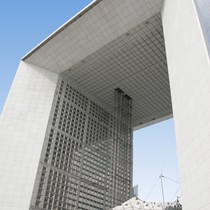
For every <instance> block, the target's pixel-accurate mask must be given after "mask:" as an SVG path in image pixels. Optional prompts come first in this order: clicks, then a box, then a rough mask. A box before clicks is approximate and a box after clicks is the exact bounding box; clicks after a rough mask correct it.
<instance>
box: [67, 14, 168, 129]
mask: <svg viewBox="0 0 210 210" xmlns="http://www.w3.org/2000/svg"><path fill="white" fill-rule="evenodd" d="M63 76H64V77H65V78H67V79H68V80H69V81H71V82H73V81H74V83H75V84H76V85H77V86H79V87H80V88H81V89H83V90H85V91H86V93H87V94H89V95H90V96H94V98H96V99H97V102H98V103H99V104H100V105H102V106H103V107H104V108H105V109H106V110H107V111H109V112H111V110H112V109H113V100H112V95H113V89H115V88H117V87H119V88H120V89H123V90H124V91H125V92H126V93H127V94H128V95H129V96H130V97H131V98H132V99H133V117H132V120H133V122H132V124H133V126H138V125H139V124H143V123H147V122H150V121H152V120H154V119H158V118H160V117H164V116H167V115H169V114H171V113H172V107H171V97H170V87H169V80H168V70H167V62H166V53H165V45H164V38H163V30H162V22H161V14H160V13H158V14H156V15H154V16H153V17H151V18H149V19H148V20H146V21H145V22H143V23H141V24H139V25H137V26H136V27H134V28H133V29H131V30H130V31H128V32H127V33H125V34H123V35H121V36H119V37H118V38H117V39H115V40H113V41H112V42H110V43H109V44H107V45H105V46H104V47H102V48H101V49H99V50H98V51H96V52H95V53H93V54H91V55H89V56H88V57H86V58H85V59H84V60H82V61H81V62H78V63H77V64H75V65H74V66H72V67H71V68H70V69H69V70H67V71H65V72H64V73H63Z"/></svg>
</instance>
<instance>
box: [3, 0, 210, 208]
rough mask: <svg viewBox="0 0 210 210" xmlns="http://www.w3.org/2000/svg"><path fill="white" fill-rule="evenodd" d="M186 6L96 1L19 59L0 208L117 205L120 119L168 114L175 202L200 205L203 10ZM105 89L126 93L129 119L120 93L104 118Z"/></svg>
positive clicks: (205, 108)
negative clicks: (178, 196)
mask: <svg viewBox="0 0 210 210" xmlns="http://www.w3.org/2000/svg"><path fill="white" fill-rule="evenodd" d="M203 2H205V1H204V0H203ZM206 4H207V5H209V4H208V1H206ZM197 6H199V5H197V3H195V2H194V1H193V0H185V1H183V0H176V1H170V0H165V1H162V0H130V1H127V0H114V1H113V0H96V1H94V2H93V3H92V4H90V5H89V6H87V7H86V8H85V9H84V10H83V11H81V12H80V13H79V14H77V15H76V16H75V17H73V18H72V19H71V20H69V21H68V22H67V23H66V24H64V25H63V26H61V28H59V29H58V30H57V31H56V32H55V33H53V34H52V35H50V36H49V37H48V38H47V39H46V40H44V41H43V42H42V43H40V45H38V46H37V47H35V48H34V49H33V50H32V51H31V52H29V53H28V54H27V55H25V56H24V57H23V58H22V60H21V62H20V66H19V69H18V71H17V74H16V77H15V80H14V82H13V85H12V87H11V90H10V93H9V96H8V98H7V101H6V103H5V107H4V109H3V112H2V115H1V121H0V136H1V147H0V156H1V158H0V176H1V179H0V186H1V188H0V207H1V208H2V209H4V210H9V209H10V210H18V209H19V210H23V209H28V208H30V209H50V208H56V209H68V208H69V209H97V210H98V209H108V208H110V207H113V206H115V205H118V204H120V202H121V201H123V200H124V201H125V200H127V198H128V197H129V196H130V195H131V187H132V133H131V132H130V130H129V129H130V128H132V129H140V128H142V127H144V126H148V125H150V124H152V123H156V122H158V121H161V120H164V119H167V118H170V117H172V115H173V117H174V121H175V129H176V139H177V153H178V162H179V170H180V182H181V193H182V202H183V208H184V209H185V210H197V209H201V210H209V209H210V202H209V198H210V170H209V168H210V155H209V154H210V153H209V151H210V129H209V128H210V109H209V107H210V61H209V53H208V44H209V43H208V39H207V38H206V36H207V35H206V34H208V31H207V32H205V31H206V30H205V27H206V24H207V25H208V21H205V24H204V25H203V24H201V21H202V20H201V18H202V17H201V16H200V12H201V13H202V8H200V7H199V8H200V9H201V10H199V11H200V12H199V13H198V8H197ZM117 88H120V89H121V90H123V92H124V93H125V94H124V93H123V94H121V93H120V94H121V95H120V96H119V98H120V100H121V101H126V100H127V99H126V100H125V98H126V96H125V95H128V96H129V97H130V98H132V121H131V122H130V124H129V119H128V118H127V117H126V116H127V115H125V112H126V113H127V114H128V113H129V111H125V112H124V111H122V110H124V109H125V110H126V108H125V107H128V103H127V102H122V103H121V105H120V104H118V105H117V106H118V107H121V109H120V110H121V111H120V110H119V109H118V111H117V115H116V116H118V117H119V116H120V119H121V121H120V122H118V121H117V122H116V121H115V114H116V110H115V111H114V110H113V107H114V104H115V101H114V99H113V98H114V97H113V95H114V90H115V89H117ZM122 104H123V105H122ZM14 105H15V106H14ZM172 107H173V109H172ZM56 110H57V111H56ZM69 110H71V111H69ZM172 110H173V111H172ZM65 117H66V118H65ZM73 118H74V119H73ZM72 119H73V120H74V121H72ZM68 120H69V121H68ZM124 125H126V126H124ZM59 126H60V127H59ZM88 126H89V127H88ZM71 130H72V131H71ZM113 136H114V137H113ZM119 140H120V141H119ZM69 142H71V144H70V145H69V146H68V143H69ZM59 145H60V146H59ZM84 145H85V146H84ZM110 145H112V146H113V147H111V146H110ZM66 148H67V149H66ZM72 148H73V149H72ZM103 148H106V149H104V150H105V151H106V152H107V153H106V152H105V153H106V154H104V153H103ZM113 148H114V149H113ZM71 150H72V152H69V151H71ZM54 154H55V155H54ZM53 155H54V156H53ZM72 155H74V156H72ZM94 155H95V156H94ZM67 156H68V157H67ZM95 157H97V160H95V159H94V158H95ZM125 158H127V162H126V164H125V165H126V167H123V166H124V165H123V164H124V163H122V162H123V160H125ZM56 161H57V162H56ZM68 161H69V162H68ZM85 161H86V162H85ZM94 161H95V162H94ZM97 162H98V163H99V164H98V163H97ZM91 163H95V164H93V166H91ZM56 164H57V165H56ZM65 164H66V165H65ZM74 164H75V167H73V166H74ZM97 164H98V165H97ZM69 165H70V166H71V167H70V169H68V166H69ZM104 165H107V167H106V168H105V167H103V166H104ZM88 166H90V167H92V173H90V172H89V171H88V170H89V169H88ZM69 170H70V171H69ZM100 170H101V171H100ZM94 171H98V173H96V172H94ZM113 171H115V172H113ZM120 173H121V174H123V175H122V177H120V176H119V174H120ZM71 174H73V175H71ZM116 174H117V176H116ZM69 177H70V178H69ZM78 177H79V178H78ZM116 177H117V178H116ZM69 180H70V181H69ZM94 180H98V181H97V182H94ZM102 180H103V181H102ZM101 183H103V184H101ZM121 183H123V184H121ZM40 186H42V187H40ZM85 190H86V191H85ZM120 190H121V191H122V193H120ZM84 192H88V193H89V194H88V196H89V197H88V198H85V197H84ZM95 192H97V195H99V196H98V197H97V196H95V197H94V195H95V194H94V193H95Z"/></svg>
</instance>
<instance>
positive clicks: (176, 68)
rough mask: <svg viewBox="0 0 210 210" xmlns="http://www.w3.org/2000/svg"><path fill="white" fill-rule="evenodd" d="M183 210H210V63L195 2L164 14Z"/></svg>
mask: <svg viewBox="0 0 210 210" xmlns="http://www.w3.org/2000/svg"><path fill="white" fill-rule="evenodd" d="M162 21H163V30H164V36H165V45H166V54H167V62H168V71H169V80H170V88H171V97H172V104H173V115H174V121H175V130H176V140H177V155H178V164H179V171H180V184H181V195H182V204H183V209H185V210H192V209H200V210H209V209H210V202H209V198H210V182H209V178H210V170H209V168H210V60H209V54H208V51H207V46H206V43H205V40H204V36H203V33H202V30H201V25H200V22H199V18H198V14H197V10H196V7H195V3H194V1H193V0H184V1H183V0H175V1H171V0H165V2H164V6H163V11H162Z"/></svg>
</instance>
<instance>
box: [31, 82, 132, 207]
mask: <svg viewBox="0 0 210 210" xmlns="http://www.w3.org/2000/svg"><path fill="white" fill-rule="evenodd" d="M114 101H115V102H114V104H115V105H114V114H111V113H108V112H107V111H106V110H104V109H103V108H102V107H100V106H99V105H97V104H96V103H95V102H94V101H92V100H91V99H89V98H88V97H86V96H85V95H83V94H82V93H80V92H79V91H78V90H76V89H75V88H73V87H72V86H71V85H70V84H69V83H68V82H67V81H65V80H64V79H63V78H60V80H59V82H58V86H57V91H56V94H55V98H54V103H53V106H52V110H51V117H50V120H49V123H48V130H47V133H46V137H45V141H44V145H43V149H42V155H41V158H40V164H39V169H38V172H37V176H36V182H35V186H34V190H33V195H32V200H31V205H30V209H40V210H41V209H42V210H44V209H52V210H55V209H56V210H67V209H68V210H77V209H78V210H88V209H90V210H105V209H110V208H111V207H114V206H116V205H119V204H120V203H122V202H124V201H126V200H128V199H129V198H130V197H131V195H132V129H131V110H132V100H131V98H130V97H129V96H128V95H126V94H125V93H123V91H122V90H120V89H119V88H117V89H116V90H115V98H114Z"/></svg>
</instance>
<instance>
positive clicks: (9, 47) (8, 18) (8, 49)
mask: <svg viewBox="0 0 210 210" xmlns="http://www.w3.org/2000/svg"><path fill="white" fill-rule="evenodd" d="M90 2H91V0H68V1H63V0H59V1H58V0H51V1H50V0H44V1H43V0H36V1H35V0H32V1H28V0H19V1H12V0H1V6H0V26H1V32H0V112H1V111H2V108H3V104H4V103H5V100H6V97H7V94H8V91H9V88H10V86H11V84H12V81H13V79H14V76H15V73H16V70H17V67H18V64H19V61H20V59H21V57H23V56H24V55H25V54H26V53H27V52H29V51H30V50H31V49H32V48H33V47H35V46H36V45H37V44H38V43H40V42H41V41H42V40H43V39H45V38H46V37H47V36H48V35H50V34H51V33H52V32H53V31H55V30H56V29H57V28H58V27H60V26H61V25H62V24H63V23H65V22H66V21H67V20H68V19H69V18H71V17H72V16H73V15H75V14H76V13H77V12H78V11H80V10H81V9H82V8H84V7H85V6H86V5H87V4H89V3H90ZM161 172H162V173H163V175H165V176H166V177H169V178H171V179H174V180H178V170H177V161H176V146H175V134H174V125H173V120H172V119H171V120H167V121H165V122H162V123H159V124H157V125H153V126H150V127H147V128H144V129H141V130H139V131H136V132H134V184H138V185H139V197H140V198H141V199H143V200H151V201H160V200H162V197H161V188H160V181H158V183H157V184H156V185H155V186H154V184H155V183H156V181H157V179H158V177H159V175H160V173H161ZM153 186H154V190H152V189H153ZM177 189H178V184H177V183H175V182H172V181H169V180H168V179H164V190H165V197H166V199H165V200H167V201H171V199H172V198H175V194H176V191H177ZM179 194H180V193H179Z"/></svg>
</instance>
